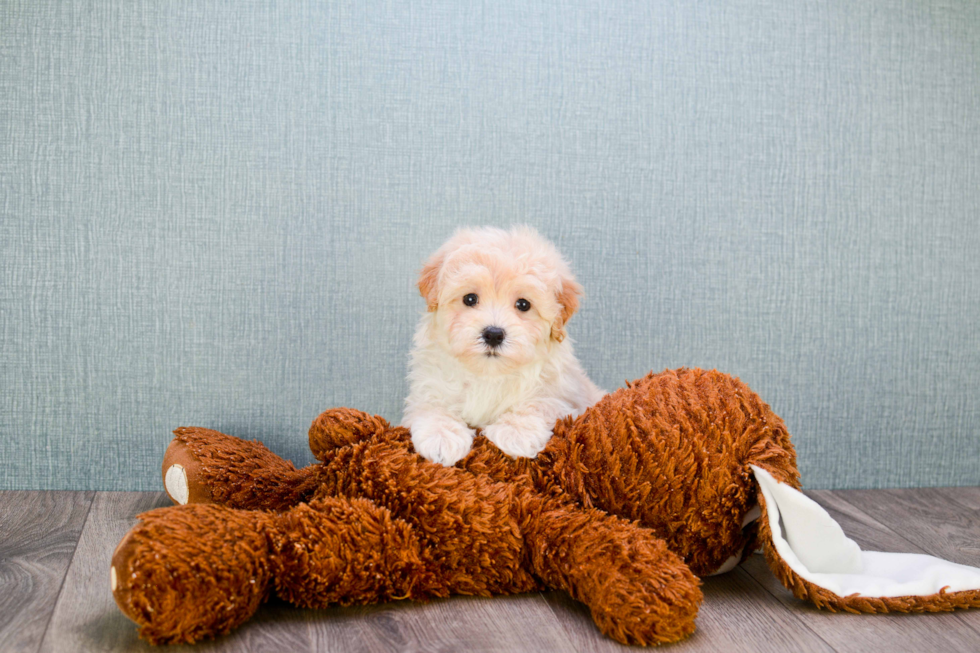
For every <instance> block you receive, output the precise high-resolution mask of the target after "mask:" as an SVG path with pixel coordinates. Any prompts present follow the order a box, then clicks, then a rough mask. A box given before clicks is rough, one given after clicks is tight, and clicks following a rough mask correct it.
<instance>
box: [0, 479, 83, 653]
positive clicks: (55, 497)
mask: <svg viewBox="0 0 980 653" xmlns="http://www.w3.org/2000/svg"><path fill="white" fill-rule="evenodd" d="M94 496H95V493H94V492H15V491H4V492H0V651H36V650H37V649H38V647H39V646H40V644H41V639H42V637H43V636H44V629H45V627H46V626H47V625H48V621H49V620H50V618H51V614H52V612H53V610H54V607H55V602H56V601H57V598H58V592H59V590H60V589H61V584H62V581H63V579H64V577H65V573H66V572H67V570H68V566H69V564H70V562H71V559H72V554H73V553H74V552H75V545H76V543H77V542H78V537H79V535H80V534H81V532H82V526H83V525H84V523H85V516H86V514H87V513H88V510H89V507H90V506H91V504H92V499H93V498H94Z"/></svg>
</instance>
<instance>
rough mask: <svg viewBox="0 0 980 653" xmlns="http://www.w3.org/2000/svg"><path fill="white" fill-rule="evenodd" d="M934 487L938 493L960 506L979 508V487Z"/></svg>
mask: <svg viewBox="0 0 980 653" xmlns="http://www.w3.org/2000/svg"><path fill="white" fill-rule="evenodd" d="M936 489H937V490H938V491H939V493H940V494H942V495H943V496H945V497H947V498H948V499H952V500H953V501H955V502H956V503H958V504H960V505H961V506H964V507H966V508H969V509H970V510H980V487H940V488H936Z"/></svg>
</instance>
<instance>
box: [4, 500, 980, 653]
mask: <svg viewBox="0 0 980 653" xmlns="http://www.w3.org/2000/svg"><path fill="white" fill-rule="evenodd" d="M808 494H809V495H810V496H811V497H813V498H814V499H816V500H817V501H818V502H819V503H820V504H821V505H823V506H824V507H825V508H826V509H827V510H828V511H830V513H831V514H832V515H833V516H834V517H835V518H836V519H837V520H838V521H839V522H840V524H841V525H842V526H843V528H844V531H845V532H846V533H847V534H848V535H850V537H851V538H852V539H854V540H856V541H857V542H858V544H860V545H861V547H862V548H865V549H877V550H883V551H904V552H918V553H929V554H932V555H936V556H940V557H942V558H946V559H948V560H952V561H955V562H959V563H962V564H968V565H973V566H980V488H945V489H918V490H855V491H838V492H826V491H822V492H810V493H808ZM167 504H168V501H167V500H166V498H165V496H164V495H163V494H157V493H121V492H0V560H2V563H0V651H3V652H4V653H8V652H10V653H12V652H14V651H32V652H33V651H142V650H150V649H151V647H150V646H148V645H146V644H145V643H144V642H142V641H140V640H139V639H137V637H136V628H135V626H134V625H133V624H132V623H131V622H130V621H128V620H127V619H126V618H125V617H124V616H123V615H122V613H120V612H119V610H118V609H117V608H116V606H115V604H114V603H113V600H112V595H111V594H110V592H109V558H110V557H111V555H112V550H113V548H114V547H115V545H116V543H117V542H118V541H119V540H120V538H122V536H123V534H125V533H126V531H127V530H128V529H129V528H130V526H131V525H132V524H133V521H134V515H136V514H137V513H139V512H141V511H144V510H148V509H150V508H154V507H157V506H163V505H167ZM616 649H620V650H628V649H627V648H626V647H621V646H619V645H617V644H616V643H614V642H612V641H611V640H608V639H606V638H604V637H603V636H602V635H601V634H600V633H599V632H598V631H597V630H596V629H595V627H594V626H593V624H592V621H591V619H590V617H589V614H588V611H587V610H585V609H584V608H583V607H582V606H581V605H579V604H577V603H575V602H574V601H572V600H571V599H569V598H568V597H567V596H565V595H564V594H561V593H547V594H528V595H522V596H510V597H496V598H492V599H479V598H471V597H456V598H452V599H447V600H442V601H435V602H432V603H429V604H415V603H409V602H399V603H391V604H386V605H380V606H372V607H364V608H337V609H332V610H323V611H312V610H299V609H294V608H291V607H289V606H288V605H285V604H283V603H278V602H276V603H271V604H269V605H266V606H265V607H263V608H262V609H261V610H260V611H259V613H258V614H257V615H256V616H255V618H253V619H252V620H251V621H250V622H248V623H247V624H246V625H244V626H243V627H242V628H240V629H239V630H237V631H236V632H235V633H233V634H232V635H230V636H227V637H225V638H222V639H220V640H218V641H214V642H204V643H201V644H198V645H196V646H193V647H170V648H169V649H156V650H158V651H159V650H167V651H178V650H180V651H184V650H196V651H201V652H203V651H296V652H300V651H314V650H315V651H461V650H466V651H532V652H533V653H545V652H547V651H582V652H583V653H584V652H586V651H589V652H591V651H612V650H616ZM664 650H668V651H671V652H672V653H673V652H675V651H676V652H681V651H683V652H688V651H753V652H756V651H862V652H867V651H888V652H889V653H891V652H893V651H971V652H977V651H980V610H974V611H961V612H956V613H946V614H926V615H848V614H831V613H827V612H821V611H819V610H816V609H814V608H812V607H811V606H809V605H807V604H804V603H801V602H800V601H797V600H796V599H794V598H793V597H792V595H790V594H789V592H787V591H786V590H785V589H783V587H782V586H781V585H779V583H778V582H777V581H776V580H775V579H774V578H773V576H772V575H771V574H770V573H769V570H768V568H767V567H766V566H765V564H764V562H763V561H762V558H761V557H760V556H752V558H751V559H750V560H749V561H747V562H746V563H745V564H743V565H742V566H741V567H740V568H738V569H736V570H735V571H733V572H732V573H729V574H727V575H725V576H721V577H715V578H709V579H707V580H706V581H705V583H704V604H703V605H702V607H701V612H700V615H699V617H698V631H697V632H696V633H695V635H694V636H693V637H691V638H690V639H688V640H687V641H685V642H681V643H679V644H675V645H672V646H669V647H666V648H665V649H664Z"/></svg>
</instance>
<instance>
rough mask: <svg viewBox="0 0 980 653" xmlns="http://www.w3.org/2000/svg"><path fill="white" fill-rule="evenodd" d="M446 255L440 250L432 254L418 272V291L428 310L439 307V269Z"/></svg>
mask: <svg viewBox="0 0 980 653" xmlns="http://www.w3.org/2000/svg"><path fill="white" fill-rule="evenodd" d="M445 258H446V256H445V254H443V253H442V252H441V251H439V252H436V253H435V254H433V255H432V256H431V257H430V258H429V260H428V261H426V262H425V265H423V266H422V271H421V272H420V273H419V283H418V286H419V292H420V293H421V294H422V297H423V298H425V306H426V309H427V310H429V311H434V310H436V308H438V307H439V271H440V270H441V269H442V263H443V261H444V260H445Z"/></svg>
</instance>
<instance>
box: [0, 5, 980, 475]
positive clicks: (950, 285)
mask: <svg viewBox="0 0 980 653" xmlns="http://www.w3.org/2000/svg"><path fill="white" fill-rule="evenodd" d="M518 5H520V6H518ZM0 58H2V67H0V274H2V276H0V320H2V323H0V337H2V341H0V366H2V367H0V382H2V392H0V460H2V465H0V487H3V488H100V489H159V487H160V481H159V471H158V470H159V467H158V465H159V462H160V458H161V455H162V453H163V450H164V448H165V446H166V444H167V442H168V441H169V431H170V430H171V429H173V428H174V427H176V426H178V425H188V424H195V425H202V426H209V427H212V428H217V429H221V430H224V431H226V432H229V433H233V434H236V435H241V436H248V437H260V438H262V439H263V440H265V441H266V442H267V443H268V444H270V446H272V447H273V448H274V449H275V450H277V451H279V452H281V453H283V454H285V455H287V456H289V457H292V458H293V459H294V460H296V461H297V462H298V463H304V462H306V461H308V460H309V456H308V454H307V453H306V438H305V433H306V428H307V426H308V424H309V422H310V421H311V420H312V418H313V417H314V416H315V415H316V414H317V413H318V412H319V411H320V410H322V409H324V408H327V407H329V406H333V405H351V406H356V407H359V408H363V409H366V410H369V411H374V412H378V413H381V414H383V415H385V416H386V417H389V418H391V419H397V418H398V417H399V415H400V409H401V400H402V398H403V396H404V395H405V392H406V384H405V382H404V374H405V363H406V355H407V352H408V348H409V345H410V338H411V332H412V329H413V326H414V323H415V320H416V317H417V315H418V313H419V312H420V311H422V310H423V303H422V300H421V299H420V298H419V297H418V296H417V294H416V291H415V289H414V281H415V277H414V275H415V272H416V271H417V270H418V268H419V266H420V264H421V262H422V260H423V259H424V257H425V255H426V254H427V253H428V252H430V251H431V250H432V249H433V248H435V247H436V246H437V245H438V244H439V243H440V242H441V241H442V240H443V239H444V238H446V237H447V236H448V235H449V234H450V233H451V231H452V229H453V227H454V226H455V225H456V224H459V223H470V224H500V225H506V224H509V223H512V222H529V223H531V224H534V225H537V226H538V227H539V228H540V229H541V230H542V231H543V232H544V233H546V234H547V235H549V236H550V237H552V238H553V239H555V240H556V241H557V243H558V244H559V246H560V247H561V249H562V250H563V251H564V252H565V253H566V255H567V256H568V258H569V259H570V260H571V261H572V263H573V266H574V268H575V269H576V270H577V271H578V273H579V276H580V279H581V281H582V282H583V283H584V285H585V287H586V289H587V291H588V298H587V299H586V301H585V303H584V304H583V308H582V311H581V312H580V314H579V315H578V316H576V317H575V318H574V319H573V320H572V322H571V324H570V330H571V332H572V336H573V338H574V339H575V340H576V341H577V343H578V344H577V347H578V351H579V354H580V357H581V358H582V360H583V363H584V365H585V367H586V368H587V370H588V371H589V372H590V373H591V375H592V376H593V378H594V379H595V380H596V381H597V382H599V383H600V384H601V385H604V386H605V387H606V388H613V387H615V386H617V385H619V384H620V383H621V382H622V380H623V379H626V378H632V377H636V376H639V375H641V374H643V373H644V372H646V371H647V370H649V369H651V368H652V369H662V368H664V367H675V366H681V365H690V366H693V365H698V366H706V367H718V368H719V369H723V370H725V371H729V372H731V373H734V374H736V375H738V376H740V377H741V378H742V379H743V380H745V381H747V382H748V383H749V384H750V385H752V386H753V387H755V388H756V389H757V390H758V391H759V392H761V393H762V394H763V396H764V397H765V398H766V399H767V400H768V401H769V402H770V403H771V404H772V406H773V408H774V409H775V410H776V411H777V412H779V413H780V414H782V415H783V416H784V417H785V419H786V421H787V423H788V425H789V427H790V429H791V431H792V432H793V434H794V437H795V441H796V444H797V448H798V450H799V453H800V466H801V468H802V470H803V474H804V481H805V483H806V484H807V485H808V486H810V487H872V486H876V487H877V486H909V485H955V484H980V335H978V324H980V291H978V288H977V286H978V281H980V256H978V253H980V225H978V221H980V3H976V2H974V1H973V0H963V1H962V2H943V3H940V2H919V1H909V2H901V1H900V0H869V1H867V2H853V1H850V0H848V1H837V2H830V1H828V2H805V3H803V2H782V1H781V0H770V1H763V0H744V1H742V2H717V1H716V2H702V3H693V2H692V3H688V2H683V3H682V2H669V3H652V2H640V3H629V4H628V5H623V6H620V5H616V4H613V3H609V2H574V3H566V2H556V3H551V2H549V3H543V2H533V3H529V5H528V6H524V3H516V2H511V1H510V0H507V1H496V2H485V3H481V4H478V5H473V4H471V3H465V2H458V1H449V2H422V1H419V0H408V1H406V2H393V3H376V2H366V1H363V0H357V1H356V2H344V3H313V2H282V3H267V2H262V3H259V2H243V1H242V0H234V1H233V2H225V3H202V2H190V3H177V2H151V1H148V0H131V1H130V0H127V1H125V2H124V1H122V0H119V1H117V2H111V3H104V2H93V3H86V2H79V1H70V2H69V1H62V0H57V1H54V0H45V1H40V0H32V1H31V2H9V1H8V2H4V3H3V4H2V5H0Z"/></svg>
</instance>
